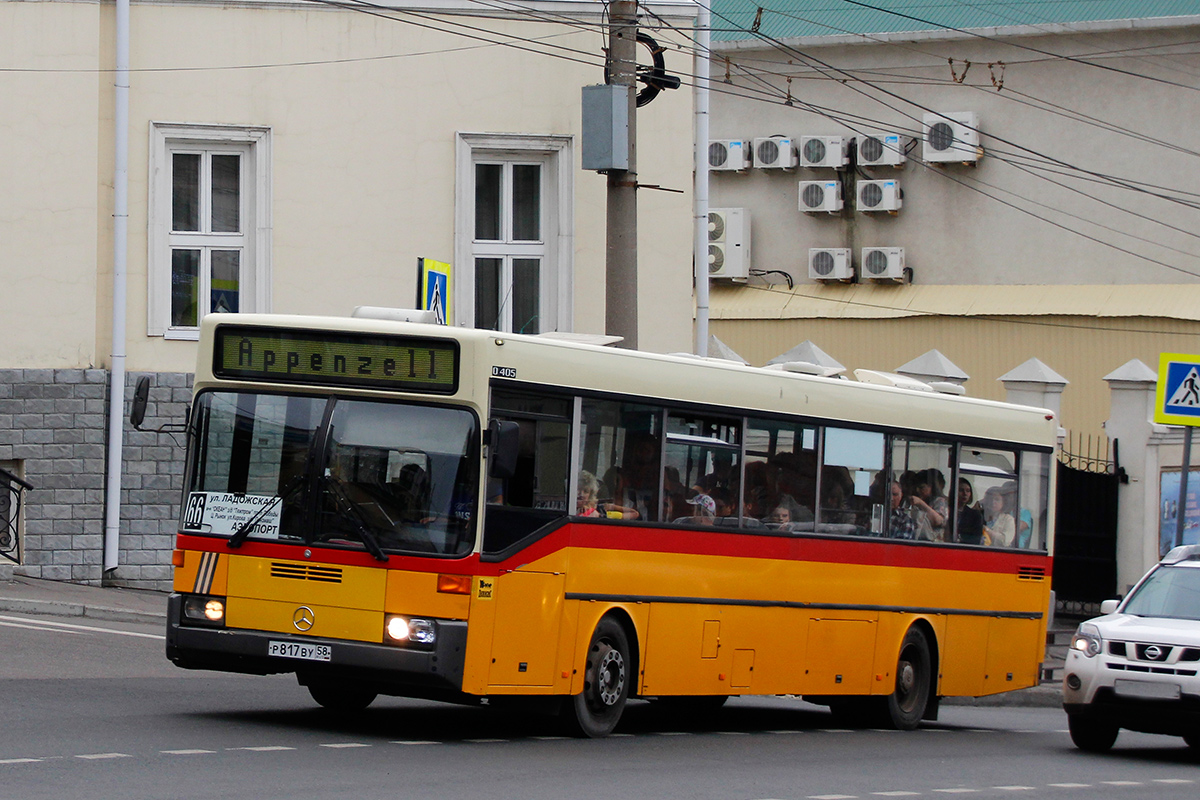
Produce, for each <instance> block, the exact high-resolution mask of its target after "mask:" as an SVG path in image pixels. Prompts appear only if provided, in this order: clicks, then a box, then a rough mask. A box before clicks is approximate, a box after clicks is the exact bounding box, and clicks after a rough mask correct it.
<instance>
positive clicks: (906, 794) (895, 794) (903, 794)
mask: <svg viewBox="0 0 1200 800" xmlns="http://www.w3.org/2000/svg"><path fill="white" fill-rule="evenodd" d="M871 794H873V795H876V796H878V797H920V796H921V793H920V792H906V791H904V790H903V789H895V790H893V791H890V792H871Z"/></svg>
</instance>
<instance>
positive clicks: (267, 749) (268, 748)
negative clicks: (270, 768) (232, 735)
mask: <svg viewBox="0 0 1200 800" xmlns="http://www.w3.org/2000/svg"><path fill="white" fill-rule="evenodd" d="M225 749H226V750H249V751H250V752H252V753H274V752H277V751H280V750H295V749H296V748H294V747H284V746H283V745H281V744H267V745H260V746H257V747H226V748H225Z"/></svg>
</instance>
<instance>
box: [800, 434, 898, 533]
mask: <svg viewBox="0 0 1200 800" xmlns="http://www.w3.org/2000/svg"><path fill="white" fill-rule="evenodd" d="M883 456H884V436H883V434H882V433H876V432H874V431H858V430H850V429H847V428H826V429H825V459H824V464H823V469H822V471H821V477H822V479H824V478H825V477H826V475H827V474H830V473H834V474H836V478H835V480H838V481H839V482H843V483H842V487H841V488H842V491H843V492H847V491H848V492H849V494H845V495H844V497H843V498H842V502H843V505H842V506H841V507H832V506H826V505H825V503H826V501H827V499H830V500H831V499H832V497H831V496H830V495H829V494H828V492H827V491H826V490H825V489H823V490H822V493H821V498H822V505H821V508H820V509H819V512H818V517H817V529H818V530H825V531H828V532H831V533H857V534H868V535H872V536H882V535H883V534H884V520H885V518H886V515H887V502H888V494H887V493H888V490H889V488H890V487H889V481H888V475H887V473H886V472H884V470H883ZM826 525H836V526H837V527H836V528H826V527H824V526H826ZM849 526H852V527H849Z"/></svg>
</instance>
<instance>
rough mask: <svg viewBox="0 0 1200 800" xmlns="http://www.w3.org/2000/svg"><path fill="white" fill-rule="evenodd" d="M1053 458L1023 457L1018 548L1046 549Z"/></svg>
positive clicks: (1033, 454)
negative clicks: (1051, 460)
mask: <svg viewBox="0 0 1200 800" xmlns="http://www.w3.org/2000/svg"><path fill="white" fill-rule="evenodd" d="M1049 498H1050V454H1049V453H1031V452H1028V451H1025V452H1023V453H1021V479H1020V492H1019V500H1018V506H1017V508H1018V511H1017V547H1021V548H1025V549H1028V550H1045V549H1046V526H1047V525H1048V524H1049V522H1048V517H1049V513H1050V512H1049V503H1050V501H1049Z"/></svg>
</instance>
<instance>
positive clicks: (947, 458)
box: [888, 436, 954, 542]
mask: <svg viewBox="0 0 1200 800" xmlns="http://www.w3.org/2000/svg"><path fill="white" fill-rule="evenodd" d="M891 443H892V449H891V458H892V464H891V466H892V470H891V471H892V480H893V481H895V482H897V483H898V485H899V487H900V506H899V509H900V510H899V511H897V510H896V509H893V510H892V512H891V515H890V516H891V522H892V524H891V526H890V528H889V532H888V535H889V536H891V537H892V538H901V539H904V538H911V539H916V540H918V541H926V542H944V541H946V540H947V539H946V533H947V530H948V529H952V528H953V526H951V525H950V524H949V523H950V516H951V515H950V500H949V498H948V497H946V476H947V475H949V474H950V465H951V464H952V463H953V460H954V449H953V447H951V446H950V445H948V444H942V443H939V442H930V441H920V440H916V439H909V438H907V437H903V436H893V437H891ZM904 516H907V518H908V519H907V520H906V519H904V518H903V517H904Z"/></svg>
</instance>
